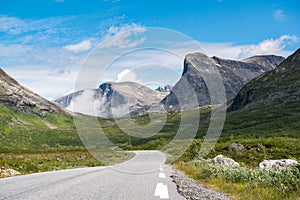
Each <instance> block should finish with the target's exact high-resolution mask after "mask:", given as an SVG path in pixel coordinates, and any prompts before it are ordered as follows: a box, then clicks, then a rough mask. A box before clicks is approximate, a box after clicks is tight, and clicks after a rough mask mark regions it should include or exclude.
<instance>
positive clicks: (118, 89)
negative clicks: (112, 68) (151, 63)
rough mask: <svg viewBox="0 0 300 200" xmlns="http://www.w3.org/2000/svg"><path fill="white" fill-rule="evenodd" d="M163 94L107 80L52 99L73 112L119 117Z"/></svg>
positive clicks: (154, 102)
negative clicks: (87, 88)
mask: <svg viewBox="0 0 300 200" xmlns="http://www.w3.org/2000/svg"><path fill="white" fill-rule="evenodd" d="M167 94H168V93H165V92H158V91H155V90H152V89H150V88H147V87H145V86H142V85H140V84H138V83H133V82H120V83H113V82H109V83H103V84H101V85H100V86H99V88H97V89H92V90H81V91H77V92H75V93H72V94H68V95H66V96H64V97H61V98H59V99H56V100H55V102H57V103H59V104H60V105H62V106H63V107H65V108H67V109H71V110H73V111H75V112H80V113H84V114H89V115H96V116H100V117H106V118H112V117H122V116H125V115H128V114H129V113H134V112H135V111H136V110H147V109H150V107H151V105H152V104H157V103H159V102H160V101H161V99H163V98H164V97H165V96H166V95H167ZM89 105H93V106H89ZM87 107H90V108H91V109H87Z"/></svg>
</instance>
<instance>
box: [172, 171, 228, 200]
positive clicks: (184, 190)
mask: <svg viewBox="0 0 300 200" xmlns="http://www.w3.org/2000/svg"><path fill="white" fill-rule="evenodd" d="M171 178H172V179H173V182H174V183H175V184H176V186H177V191H178V193H179V194H180V195H182V196H183V197H185V198H186V199H189V200H200V199H201V200H230V198H228V197H227V196H226V195H225V194H222V193H219V192H216V191H214V190H210V189H207V188H205V187H204V186H203V185H201V184H198V183H197V182H196V181H195V180H194V179H191V178H189V177H188V176H186V175H185V174H184V173H182V172H181V171H179V170H177V169H174V174H173V175H171Z"/></svg>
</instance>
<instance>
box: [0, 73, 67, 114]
mask: <svg viewBox="0 0 300 200" xmlns="http://www.w3.org/2000/svg"><path fill="white" fill-rule="evenodd" d="M0 104H5V105H8V106H10V107H13V108H14V109H16V110H19V111H21V112H24V113H27V114H34V115H38V116H45V115H46V114H47V113H56V114H57V113H64V114H71V113H70V112H68V111H66V110H64V109H63V108H61V107H60V106H59V105H57V104H55V103H52V102H50V101H48V100H46V99H44V98H42V97H41V96H39V95H37V94H36V93H34V92H32V91H30V90H29V89H27V88H25V87H23V86H21V85H20V84H19V83H18V82H17V81H16V80H14V79H13V78H12V77H10V76H9V75H8V74H6V73H5V72H4V71H3V70H2V69H0Z"/></svg>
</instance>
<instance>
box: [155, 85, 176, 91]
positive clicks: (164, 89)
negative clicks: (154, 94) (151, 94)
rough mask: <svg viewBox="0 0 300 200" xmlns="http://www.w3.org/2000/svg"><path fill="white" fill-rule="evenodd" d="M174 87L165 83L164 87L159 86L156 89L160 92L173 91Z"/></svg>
mask: <svg viewBox="0 0 300 200" xmlns="http://www.w3.org/2000/svg"><path fill="white" fill-rule="evenodd" d="M172 88H173V86H172V85H165V86H164V87H162V86H159V87H158V88H156V89H155V90H156V91H159V92H171V90H172Z"/></svg>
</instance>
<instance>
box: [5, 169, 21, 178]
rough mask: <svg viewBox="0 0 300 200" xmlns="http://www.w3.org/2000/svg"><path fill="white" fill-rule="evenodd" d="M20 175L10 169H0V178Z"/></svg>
mask: <svg viewBox="0 0 300 200" xmlns="http://www.w3.org/2000/svg"><path fill="white" fill-rule="evenodd" d="M20 174H21V173H20V172H18V171H16V170H14V169H10V168H5V167H0V177H3V178H4V177H10V176H16V175H20Z"/></svg>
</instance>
